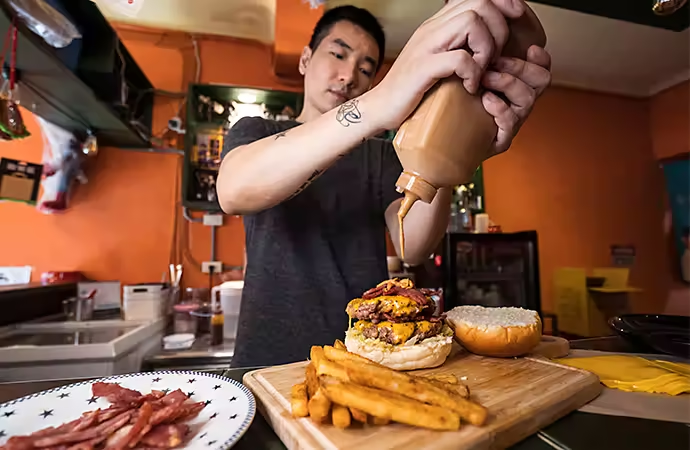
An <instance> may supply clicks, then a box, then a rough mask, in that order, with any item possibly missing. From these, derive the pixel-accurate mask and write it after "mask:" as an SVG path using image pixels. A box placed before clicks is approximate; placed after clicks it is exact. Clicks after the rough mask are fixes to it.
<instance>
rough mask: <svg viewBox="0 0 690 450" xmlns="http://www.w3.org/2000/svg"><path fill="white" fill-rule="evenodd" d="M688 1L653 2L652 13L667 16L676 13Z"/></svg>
mask: <svg viewBox="0 0 690 450" xmlns="http://www.w3.org/2000/svg"><path fill="white" fill-rule="evenodd" d="M687 1H688V0H654V6H652V11H654V14H656V15H658V16H668V15H670V14H673V13H674V12H676V11H678V10H679V9H680V8H682V7H683V5H685V3H687Z"/></svg>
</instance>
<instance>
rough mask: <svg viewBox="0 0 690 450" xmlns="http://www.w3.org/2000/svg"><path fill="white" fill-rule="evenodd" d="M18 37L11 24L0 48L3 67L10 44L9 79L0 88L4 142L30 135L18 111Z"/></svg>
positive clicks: (0, 65)
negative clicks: (0, 48)
mask: <svg viewBox="0 0 690 450" xmlns="http://www.w3.org/2000/svg"><path fill="white" fill-rule="evenodd" d="M18 40H19V36H18V33H17V27H16V23H15V22H13V23H12V26H11V27H10V29H9V30H8V31H7V35H6V36H5V42H4V43H3V47H2V56H1V57H0V67H4V66H5V54H6V52H7V47H8V45H9V44H10V42H11V49H10V73H9V79H7V80H4V81H3V84H2V88H0V138H2V139H3V140H5V141H10V140H16V139H22V138H25V137H28V136H30V133H29V132H28V130H27V129H26V127H25V126H24V120H23V119H22V113H21V111H20V110H19V101H18V98H19V95H18V90H19V88H18V84H17V41H18Z"/></svg>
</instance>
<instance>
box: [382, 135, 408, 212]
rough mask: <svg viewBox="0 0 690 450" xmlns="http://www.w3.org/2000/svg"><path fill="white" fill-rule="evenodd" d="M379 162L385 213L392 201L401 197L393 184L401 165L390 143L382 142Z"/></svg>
mask: <svg viewBox="0 0 690 450" xmlns="http://www.w3.org/2000/svg"><path fill="white" fill-rule="evenodd" d="M381 162H382V167H381V172H382V173H381V195H382V198H383V208H384V211H385V209H386V208H388V206H389V205H390V204H391V203H392V202H393V201H395V200H397V199H399V198H401V197H402V194H400V193H399V192H398V191H396V190H395V182H396V181H398V177H399V176H400V173H401V172H402V170H403V169H402V164H401V163H400V160H399V159H398V155H397V154H396V153H395V148H394V147H393V144H392V143H391V142H390V141H383V148H382V156H381Z"/></svg>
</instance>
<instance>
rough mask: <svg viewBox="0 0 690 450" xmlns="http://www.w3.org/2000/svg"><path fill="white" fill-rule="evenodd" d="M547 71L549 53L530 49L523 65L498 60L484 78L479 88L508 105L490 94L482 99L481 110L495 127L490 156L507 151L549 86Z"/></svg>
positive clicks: (549, 66)
mask: <svg viewBox="0 0 690 450" xmlns="http://www.w3.org/2000/svg"><path fill="white" fill-rule="evenodd" d="M550 68H551V56H550V55H549V53H548V52H547V51H546V50H544V49H543V48H541V47H537V46H536V45H533V46H532V47H530V48H529V50H528V51H527V61H523V60H521V59H516V58H504V57H500V58H498V59H497V60H496V62H495V63H493V64H492V66H491V67H490V68H489V70H487V71H486V73H485V74H484V77H483V78H482V86H484V87H485V88H486V89H489V90H491V91H495V92H500V93H502V94H503V96H504V97H505V98H506V99H508V102H509V103H506V102H505V101H504V100H503V99H501V98H500V97H499V96H497V95H495V94H494V93H492V92H485V93H484V94H483V95H482V103H483V104H484V108H485V109H486V111H487V112H488V113H489V114H491V115H492V116H494V120H495V121H496V126H498V134H497V135H496V142H495V143H494V153H493V154H494V155H495V154H498V153H501V152H504V151H506V150H508V147H510V144H511V143H512V142H513V138H514V137H515V135H516V134H517V132H518V130H519V129H520V127H521V126H522V124H523V123H524V122H525V119H527V116H528V115H529V113H530V112H531V111H532V107H533V106H534V102H535V101H536V99H537V98H539V96H540V95H541V94H542V93H543V92H544V90H545V89H546V88H547V87H548V86H549V84H551V72H550Z"/></svg>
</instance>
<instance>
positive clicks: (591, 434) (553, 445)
mask: <svg viewBox="0 0 690 450" xmlns="http://www.w3.org/2000/svg"><path fill="white" fill-rule="evenodd" d="M586 341H589V342H588V343H584V344H583V343H581V342H579V341H574V342H573V348H579V349H582V348H583V347H589V348H593V349H595V350H596V349H598V348H596V347H597V346H598V345H602V344H601V341H599V340H596V339H587V340H586ZM618 344H619V345H621V344H622V343H620V342H619V343H618ZM607 345H614V342H612V340H609V341H608V342H607ZM619 351H620V350H619ZM254 369H255V368H242V369H229V370H208V372H212V373H216V374H222V375H224V376H226V377H228V378H232V379H234V380H237V381H240V382H241V381H242V376H243V375H244V374H245V373H247V372H248V371H250V370H254ZM78 381H80V380H75V379H70V380H53V381H36V382H27V383H0V403H2V402H6V401H8V400H12V399H15V398H18V397H21V396H24V395H29V394H32V393H35V392H39V391H42V390H45V389H51V388H54V387H57V386H62V385H65V384H71V383H75V382H78ZM688 431H689V429H688V424H684V423H677V422H663V421H658V420H648V419H638V418H632V417H622V416H613V415H604V414H593V413H586V412H581V411H575V412H573V413H571V414H569V415H567V416H566V417H564V418H562V419H560V420H558V421H556V422H555V423H553V424H551V425H549V426H548V427H546V428H544V429H543V430H541V431H539V432H538V433H536V434H535V435H533V436H530V437H529V438H527V439H525V440H524V441H522V442H521V443H519V444H517V445H515V446H513V447H512V449H513V450H552V449H560V450H597V449H606V450H618V449H621V450H623V449H625V450H636V449H639V450H651V449H664V450H676V449H678V450H687V449H688V448H690V433H688ZM233 448H234V449H239V450H248V449H252V450H261V449H266V450H273V449H285V448H286V447H285V446H284V445H283V443H282V442H281V441H280V439H279V438H278V437H277V436H276V434H275V433H274V432H273V430H272V429H271V427H270V426H269V425H268V423H267V422H266V421H265V420H264V418H263V417H262V416H261V415H260V414H259V413H258V412H257V415H256V417H255V418H254V421H253V423H252V425H251V427H250V428H249V430H248V431H247V432H246V434H245V435H244V436H243V437H242V438H241V439H240V441H239V442H238V443H237V444H236V445H235V447H233Z"/></svg>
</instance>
